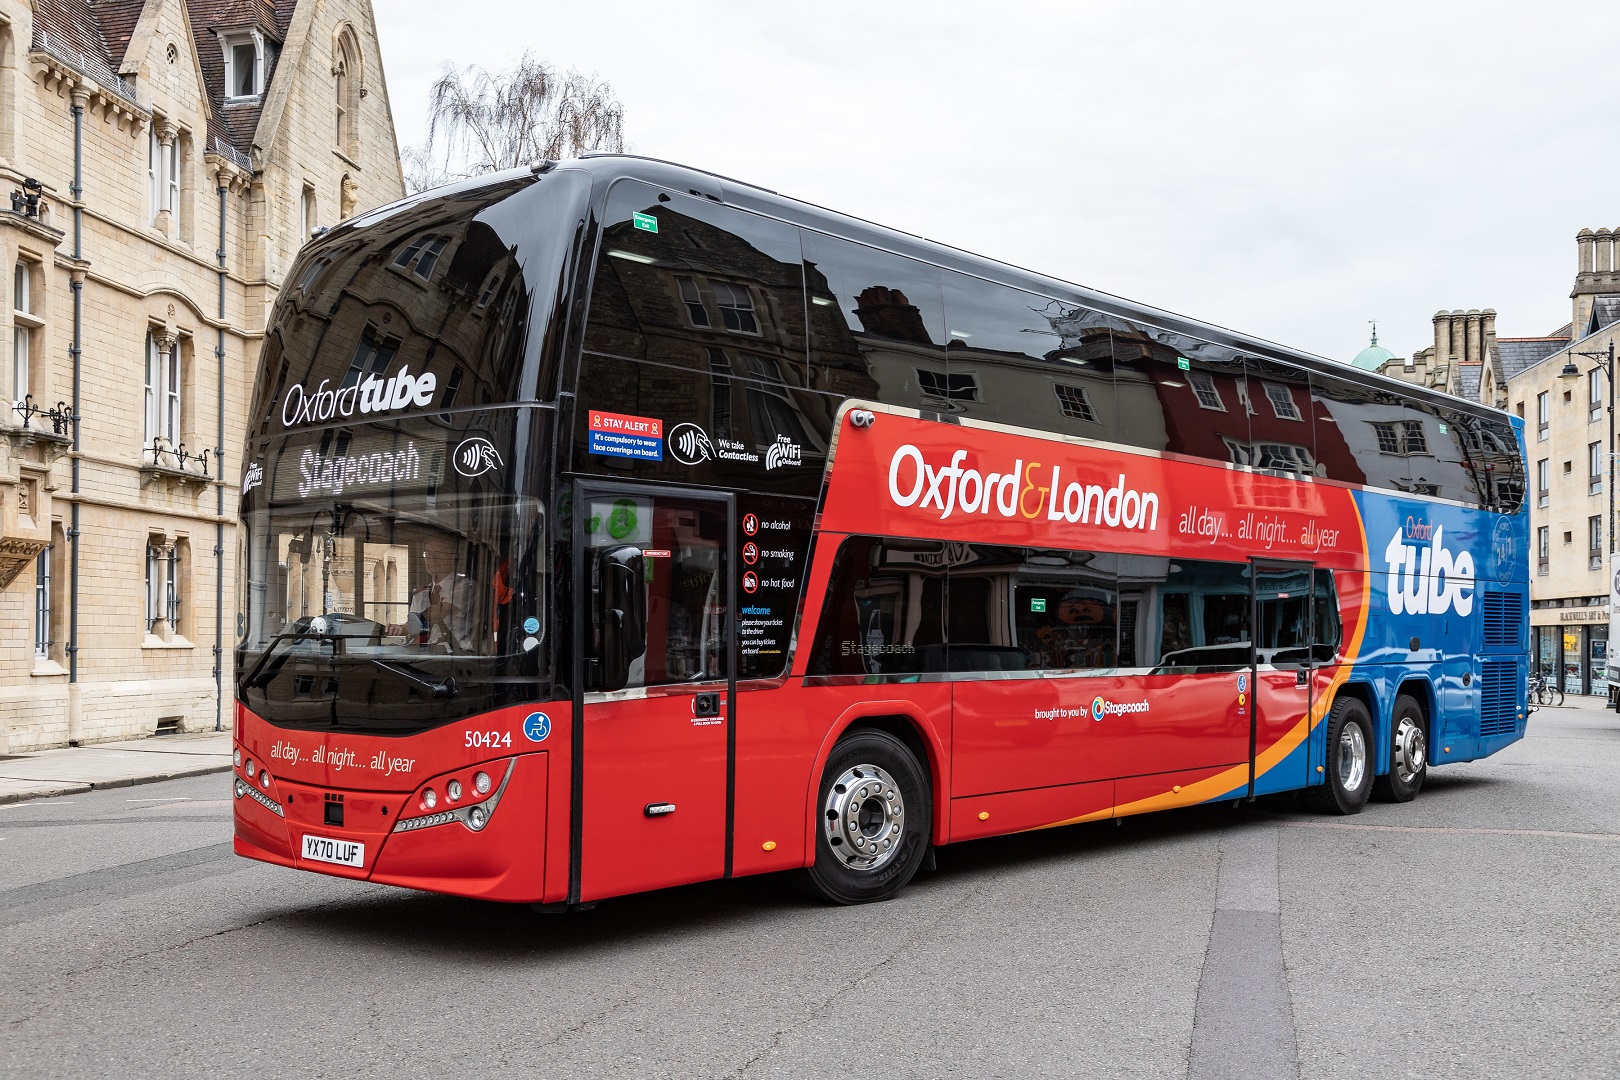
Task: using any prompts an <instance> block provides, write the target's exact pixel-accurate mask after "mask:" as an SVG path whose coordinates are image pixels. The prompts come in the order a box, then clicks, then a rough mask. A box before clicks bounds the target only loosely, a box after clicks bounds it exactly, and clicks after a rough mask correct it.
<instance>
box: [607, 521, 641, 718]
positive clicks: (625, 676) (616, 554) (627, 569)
mask: <svg viewBox="0 0 1620 1080" xmlns="http://www.w3.org/2000/svg"><path fill="white" fill-rule="evenodd" d="M597 563H598V566H599V567H600V570H601V573H600V580H601V591H600V592H599V593H598V594H597V601H598V603H599V604H600V605H601V606H600V610H599V613H598V614H599V616H600V624H601V627H602V651H601V657H600V660H601V676H602V678H601V685H600V686H599V687H598V689H600V690H622V689H623V688H624V684H625V683H627V682H629V681H630V662H631V661H632V660H635V659H636V658H638V657H639V656H641V655H642V654H643V653H645V652H646V651H647V579H646V570H645V567H644V559H643V557H642V554H641V549H640V548H638V547H631V546H628V545H626V546H624V547H616V548H609V549H607V550H606V551H604V552H602V553H601V555H599V556H597Z"/></svg>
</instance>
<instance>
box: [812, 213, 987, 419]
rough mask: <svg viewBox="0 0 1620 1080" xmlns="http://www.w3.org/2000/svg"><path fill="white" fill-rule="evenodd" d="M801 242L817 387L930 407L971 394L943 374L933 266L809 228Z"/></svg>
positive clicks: (941, 320)
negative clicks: (812, 230) (815, 231)
mask: <svg viewBox="0 0 1620 1080" xmlns="http://www.w3.org/2000/svg"><path fill="white" fill-rule="evenodd" d="M803 248H804V259H805V264H806V265H805V285H806V292H807V293H808V296H809V313H810V325H811V352H812V371H811V378H812V380H813V385H814V386H815V387H816V388H818V389H822V390H826V391H828V392H830V393H833V394H837V395H839V396H848V397H869V398H875V399H877V400H879V401H884V402H888V403H891V404H894V405H902V406H907V407H910V408H916V409H927V410H930V411H935V412H945V411H960V408H961V402H963V401H966V400H971V399H972V397H973V388H972V387H969V386H967V385H965V384H961V383H958V384H956V385H953V384H952V383H951V382H950V380H949V378H948V377H947V374H948V373H947V371H946V367H945V348H944V344H945V314H944V307H943V300H942V298H941V293H940V276H939V271H938V270H937V269H936V268H935V267H932V266H929V265H927V264H924V263H920V262H917V261H915V260H912V259H904V258H901V257H900V256H898V255H891V254H889V253H888V252H883V251H878V250H876V249H875V248H869V247H866V246H864V245H861V244H855V243H851V242H850V241H848V240H840V239H837V238H835V237H831V236H825V235H823V234H821V233H813V232H808V231H807V232H805V233H804V234H803Z"/></svg>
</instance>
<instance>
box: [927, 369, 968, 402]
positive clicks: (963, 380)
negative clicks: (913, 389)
mask: <svg viewBox="0 0 1620 1080" xmlns="http://www.w3.org/2000/svg"><path fill="white" fill-rule="evenodd" d="M916 371H917V389H919V390H921V391H922V392H923V394H924V396H926V397H932V398H943V399H944V400H946V401H978V400H979V380H978V379H976V378H975V377H974V376H972V375H968V374H961V375H947V374H945V373H944V372H941V371H929V370H928V369H927V368H917V369H916Z"/></svg>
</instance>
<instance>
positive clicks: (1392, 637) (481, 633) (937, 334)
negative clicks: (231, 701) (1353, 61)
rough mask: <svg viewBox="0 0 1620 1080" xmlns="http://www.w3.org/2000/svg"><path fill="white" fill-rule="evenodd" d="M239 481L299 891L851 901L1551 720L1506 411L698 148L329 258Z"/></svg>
mask: <svg viewBox="0 0 1620 1080" xmlns="http://www.w3.org/2000/svg"><path fill="white" fill-rule="evenodd" d="M1054 227H1057V223H1056V222H1054ZM241 490H242V502H241V524H242V529H241V543H242V552H241V573H240V578H241V582H242V588H241V598H240V605H241V607H240V610H241V616H240V618H239V625H240V627H241V638H240V641H239V642H238V645H237V651H236V686H237V710H236V717H235V721H236V729H235V731H236V734H235V739H236V754H237V757H238V761H237V767H236V775H235V777H234V785H235V794H236V799H235V845H236V850H237V851H238V852H239V853H241V854H243V855H246V856H249V857H252V858H256V859H261V860H264V861H266V862H272V863H279V864H281V865H285V866H290V867H297V868H301V869H306V870H315V871H320V872H323V873H328V874H334V875H339V876H344V877H352V878H363V879H367V880H370V881H374V882H382V883H387V884H392V885H399V886H405V887H410V888H416V889H425V890H432V891H437V892H442V893H451V894H458V895H463V896H469V897H481V898H487V899H491V900H502V901H522V902H530V903H538V904H544V905H585V904H590V903H593V902H595V901H597V900H600V899H602V898H605V897H612V896H617V895H623V894H627V893H631V892H636V891H640V890H648V889H657V888H662V887H666V886H673V885H678V884H682V883H687V882H695V881H701V880H706V879H714V878H721V877H728V876H740V875H746V874H759V873H766V872H772V871H793V872H795V873H796V874H797V875H798V878H799V880H800V882H801V883H802V884H804V885H805V886H806V887H808V888H809V889H811V890H813V891H815V892H817V893H819V894H821V895H823V896H825V897H827V898H829V899H830V900H833V901H837V902H844V903H853V902H860V901H869V900H877V899H882V898H886V897H888V896H891V895H893V894H894V893H895V892H896V891H897V890H899V889H900V888H901V887H902V886H903V885H904V884H905V883H906V882H907V881H908V880H909V879H910V878H911V877H912V875H913V874H914V873H915V872H916V871H917V869H918V868H919V866H921V865H922V864H923V863H924V862H925V861H927V860H929V859H930V858H931V857H932V852H933V850H934V849H935V848H936V847H938V846H939V845H943V844H947V843H951V842H955V841H962V840H969V839H973V838H978V837H986V836H992V835H997V834H1003V833H1010V832H1015V831H1021V830H1032V829H1040V828H1046V827H1051V826H1056V825H1063V824H1068V823H1075V822H1084V821H1096V820H1101V819H1107V818H1110V817H1121V816H1124V815H1129V814H1137V813H1142V812H1145V811H1150V810H1157V809H1162V808H1167V807H1178V806H1188V805H1193V804H1200V803H1210V802H1215V801H1221V800H1227V801H1231V800H1244V799H1251V798H1254V797H1257V796H1261V795H1265V794H1269V793H1277V792H1289V791H1299V792H1301V793H1302V797H1303V798H1304V799H1305V800H1306V801H1307V802H1308V803H1310V804H1312V805H1314V806H1316V807H1318V808H1320V809H1322V810H1325V811H1328V812H1335V813H1341V814H1349V813H1355V812H1356V811H1357V810H1359V809H1360V808H1361V807H1362V806H1363V804H1364V803H1365V802H1366V800H1367V799H1368V798H1369V796H1370V795H1372V794H1374V793H1377V794H1380V795H1381V796H1383V797H1385V798H1388V799H1392V800H1397V801H1403V800H1409V799H1411V798H1413V797H1414V796H1415V795H1416V794H1417V793H1418V791H1419V789H1420V788H1421V787H1422V785H1423V781H1424V777H1425V776H1426V775H1427V771H1428V770H1429V769H1430V768H1433V767H1438V766H1443V765H1446V764H1450V763H1453V762H1460V761H1468V760H1471V759H1475V758H1479V757H1482V756H1484V755H1487V754H1491V753H1493V752H1495V751H1497V750H1499V749H1501V748H1502V747H1504V746H1506V745H1508V744H1509V743H1512V742H1513V741H1515V740H1516V739H1519V738H1521V737H1522V736H1523V735H1524V731H1525V721H1526V713H1527V710H1526V702H1525V682H1526V675H1527V662H1528V653H1527V636H1528V635H1527V622H1528V603H1527V597H1528V577H1527V566H1528V561H1527V559H1528V527H1527V517H1526V513H1527V511H1526V508H1525V500H1524V461H1523V444H1522V422H1521V421H1518V420H1516V419H1514V418H1512V417H1509V416H1507V415H1505V414H1503V413H1500V412H1497V411H1495V410H1491V409H1488V408H1483V407H1481V406H1478V405H1475V404H1473V403H1470V402H1467V401H1463V400H1459V399H1455V398H1452V397H1448V396H1445V395H1440V394H1436V393H1431V392H1428V391H1426V390H1423V389H1421V388H1417V387H1413V386H1408V385H1405V384H1402V383H1399V382H1395V381H1392V380H1389V379H1385V378H1383V377H1380V376H1377V375H1372V374H1369V373H1366V372H1362V371H1357V370H1354V369H1352V368H1349V367H1346V366H1343V365H1339V364H1335V363H1332V362H1329V361H1326V360H1322V359H1320V358H1317V357H1313V356H1310V355H1306V354H1302V353H1298V352H1294V351H1291V350H1289V349H1286V348H1283V347H1281V346H1278V345H1274V344H1270V343H1267V342H1264V341H1260V340H1256V339H1253V338H1248V337H1244V336H1242V335H1239V334H1236V333H1232V332H1230V331H1227V330H1223V329H1220V328H1218V327H1214V326H1210V325H1205V324H1201V323H1197V322H1193V321H1191V320H1188V319H1186V318H1183V317H1180V316H1177V315H1173V314H1170V313H1168V312H1165V311H1160V310H1155V309H1153V308H1149V307H1145V306H1142V305H1139V304H1135V303H1132V302H1129V301H1125V300H1121V299H1118V298H1116V297H1113V296H1109V295H1106V294H1103V293H1100V292H1096V291H1093V290H1091V289H1087V288H1082V287H1079V286H1075V285H1072V284H1068V283H1066V282H1062V281H1058V280H1054V279H1051V278H1046V277H1042V276H1039V275H1037V274H1034V273H1030V272H1027V271H1024V270H1021V269H1018V268H1016V267H1013V266H1009V265H1006V264H1003V263H998V262H994V261H991V260H988V259H984V258H980V257H977V256H975V255H972V254H968V253H966V252H962V251H959V250H955V249H952V248H950V247H946V246H944V245H941V244H937V243H933V242H930V241H927V240H924V239H920V238H917V237H914V236H910V235H906V234H903V233H900V232H896V231H891V230H889V229H885V228H882V227H880V226H877V225H873V224H870V223H868V222H865V221H862V220H859V219H856V218H852V217H848V216H845V215H842V214H838V213H833V212H830V211H827V210H823V209H820V208H817V207H814V206H810V205H806V204H804V203H801V202H797V201H795V200H792V199H788V198H785V197H781V196H779V195H777V194H775V193H774V192H771V191H767V190H764V189H761V188H758V187H753V186H750V185H747V184H744V183H739V182H736V181H733V180H729V179H726V178H724V177H719V176H715V175H712V174H709V173H705V172H701V171H696V170H693V169H688V168H684V167H680V166H676V165H672V164H668V163H663V162H656V161H651V160H646V159H640V158H634V157H629V156H622V155H601V156H591V157H588V158H586V159H584V160H580V161H570V162H567V163H563V164H556V163H551V162H547V163H544V164H542V165H540V166H537V167H535V168H533V169H524V170H519V171H516V172H511V173H505V174H499V175H495V176H491V177H488V178H484V179H480V180H477V181H474V182H469V183H465V184H461V185H459V186H454V187H449V188H443V189H439V190H436V191H433V192H429V193H426V194H423V195H420V196H417V197H413V198H410V199H407V200H405V201H403V202H399V203H396V204H393V205H391V206H387V207H384V208H382V209H379V210H376V211H373V212H370V213H367V214H364V215H362V216H360V217H357V218H355V219H353V220H351V221H348V222H345V223H344V224H342V225H340V226H338V227H337V228H335V229H333V230H332V231H330V232H329V233H327V234H325V235H324V236H322V237H320V238H319V239H317V240H316V241H314V242H312V243H311V244H309V245H308V246H307V247H306V248H305V250H304V253H303V254H302V255H301V257H300V259H299V261H298V262H297V264H296V265H295V266H294V267H293V269H292V270H291V271H290V273H289V275H288V277H287V280H286V283H285V286H284V288H283V289H282V292H281V295H280V298H279V299H278V301H277V305H276V308H275V311H274V315H273V317H272V319H271V322H270V326H269V330H268V335H267V339H266V343H265V348H264V353H263V358H262V361H261V365H260V370H259V374H258V378H257V382H256V388H255V391H254V394H253V401H252V405H251V413H250V416H249V424H248V432H247V445H246V453H245V457H244V466H243V478H242V485H241Z"/></svg>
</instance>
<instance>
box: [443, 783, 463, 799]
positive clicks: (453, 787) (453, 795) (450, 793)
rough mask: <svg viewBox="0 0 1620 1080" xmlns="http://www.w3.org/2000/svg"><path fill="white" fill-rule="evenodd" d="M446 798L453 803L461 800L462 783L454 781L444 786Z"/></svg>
mask: <svg viewBox="0 0 1620 1080" xmlns="http://www.w3.org/2000/svg"><path fill="white" fill-rule="evenodd" d="M444 797H445V798H447V799H449V800H450V801H451V802H455V801H456V800H457V799H460V798H461V781H460V780H452V781H450V782H449V783H448V784H446V785H444Z"/></svg>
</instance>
